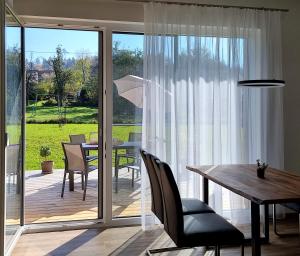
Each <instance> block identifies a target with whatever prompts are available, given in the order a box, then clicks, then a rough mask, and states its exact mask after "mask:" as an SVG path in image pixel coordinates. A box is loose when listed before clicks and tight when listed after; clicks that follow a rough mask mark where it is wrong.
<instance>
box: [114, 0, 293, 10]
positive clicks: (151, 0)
mask: <svg viewBox="0 0 300 256" xmlns="http://www.w3.org/2000/svg"><path fill="white" fill-rule="evenodd" d="M117 1H119V2H135V3H151V2H152V3H159V4H177V5H196V6H202V7H219V8H236V9H251V10H263V11H278V12H289V9H277V8H266V7H251V6H238V5H218V4H200V3H187V2H179V1H159V0H158V1H153V0H149V1H147V0H144V1H143V0H117Z"/></svg>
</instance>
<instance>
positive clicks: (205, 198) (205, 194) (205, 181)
mask: <svg viewBox="0 0 300 256" xmlns="http://www.w3.org/2000/svg"><path fill="white" fill-rule="evenodd" d="M202 185H203V187H202V189H203V202H204V203H206V204H208V179H207V178H205V177H203V184H202Z"/></svg>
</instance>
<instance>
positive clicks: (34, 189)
mask: <svg viewBox="0 0 300 256" xmlns="http://www.w3.org/2000/svg"><path fill="white" fill-rule="evenodd" d="M62 180H63V170H54V172H53V173H52V174H48V175H42V174H41V171H27V172H26V175H25V220H26V223H27V224H29V223H43V222H54V221H69V220H86V219H96V218H97V205H98V203H97V201H98V185H97V184H98V171H97V170H96V171H94V172H91V173H90V175H89V182H88V188H87V196H86V200H85V201H82V194H83V191H82V190H81V178H80V175H75V190H74V191H73V192H71V191H69V182H68V180H67V182H66V189H65V193H64V198H61V197H60V193H61V188H62ZM113 180H114V179H113ZM114 185H115V184H114V183H113V189H114ZM140 186H141V180H140V177H138V178H136V179H135V182H134V187H132V186H131V172H128V171H127V169H122V170H120V171H119V181H118V188H119V190H118V193H115V192H114V190H113V205H112V211H113V216H114V217H127V216H137V215H140V198H141V193H140Z"/></svg>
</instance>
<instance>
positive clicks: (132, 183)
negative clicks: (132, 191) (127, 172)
mask: <svg viewBox="0 0 300 256" xmlns="http://www.w3.org/2000/svg"><path fill="white" fill-rule="evenodd" d="M131 187H134V169H132V179H131Z"/></svg>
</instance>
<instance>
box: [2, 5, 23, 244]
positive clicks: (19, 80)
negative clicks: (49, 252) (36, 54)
mask: <svg viewBox="0 0 300 256" xmlns="http://www.w3.org/2000/svg"><path fill="white" fill-rule="evenodd" d="M4 86H5V88H4V89H5V106H4V109H5V140H6V141H5V144H6V146H5V202H6V206H5V214H6V216H5V248H9V245H10V244H11V243H12V241H13V239H14V237H15V235H16V233H17V231H18V229H19V228H20V224H21V206H22V176H23V175H22V171H23V153H22V151H23V125H22V122H23V111H22V110H23V68H22V28H21V25H20V24H19V23H18V21H17V19H16V17H15V16H14V15H13V14H12V13H11V12H10V11H9V10H8V9H7V10H6V17H5V85H4Z"/></svg>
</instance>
